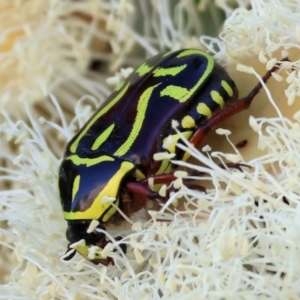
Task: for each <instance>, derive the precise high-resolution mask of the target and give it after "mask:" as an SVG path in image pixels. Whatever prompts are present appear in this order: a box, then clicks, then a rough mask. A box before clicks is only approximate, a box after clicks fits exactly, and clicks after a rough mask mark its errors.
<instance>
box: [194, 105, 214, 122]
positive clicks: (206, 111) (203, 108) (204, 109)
mask: <svg viewBox="0 0 300 300" xmlns="http://www.w3.org/2000/svg"><path fill="white" fill-rule="evenodd" d="M196 109H197V113H198V114H200V115H203V116H206V117H207V118H208V119H209V118H211V116H212V112H211V109H210V108H209V107H208V106H207V105H206V104H205V103H203V102H200V103H199V104H198V105H197V108H196Z"/></svg>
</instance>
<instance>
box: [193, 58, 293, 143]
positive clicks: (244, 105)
mask: <svg viewBox="0 0 300 300" xmlns="http://www.w3.org/2000/svg"><path fill="white" fill-rule="evenodd" d="M284 61H289V60H288V58H284V59H283V60H281V62H284ZM279 66H280V64H279V65H277V66H274V67H273V68H272V69H271V70H269V71H268V72H267V73H266V74H265V75H264V76H263V77H262V81H263V82H264V83H266V82H267V80H268V79H269V78H270V77H271V75H272V73H273V72H275V71H276V70H277V69H278V68H279ZM261 88H262V84H261V82H258V84H257V85H256V86H255V87H254V88H253V89H252V91H251V92H250V93H249V94H248V95H247V96H246V97H244V98H242V99H240V100H237V101H236V102H234V103H232V104H230V105H228V106H227V107H225V108H224V109H222V110H220V111H218V112H217V113H216V114H215V115H214V116H212V117H211V118H210V119H208V120H207V121H206V122H204V123H203V124H201V126H199V127H198V129H197V130H196V131H195V133H194V134H193V136H192V137H191V139H190V143H191V144H193V145H194V146H195V147H196V148H197V147H198V146H200V145H201V143H202V141H203V138H204V137H205V135H206V134H207V133H208V132H209V131H210V130H211V128H213V127H214V126H216V125H217V124H219V123H220V122H222V121H224V120H226V119H227V118H228V117H230V116H232V115H235V114H236V113H239V112H241V111H243V110H246V109H248V108H249V106H250V105H251V102H252V100H253V98H254V97H255V96H256V95H257V94H258V92H259V91H260V89H261Z"/></svg>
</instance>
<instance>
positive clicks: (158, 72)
mask: <svg viewBox="0 0 300 300" xmlns="http://www.w3.org/2000/svg"><path fill="white" fill-rule="evenodd" d="M186 67H187V65H186V64H185V65H181V66H177V67H172V68H160V67H159V68H157V69H155V70H154V71H153V76H154V77H163V76H176V75H178V74H179V73H180V72H182V71H183V70H184V69H185V68H186Z"/></svg>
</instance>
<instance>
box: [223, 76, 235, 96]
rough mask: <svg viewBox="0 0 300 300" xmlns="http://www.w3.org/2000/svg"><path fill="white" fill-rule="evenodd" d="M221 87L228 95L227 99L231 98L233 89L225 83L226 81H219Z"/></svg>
mask: <svg viewBox="0 0 300 300" xmlns="http://www.w3.org/2000/svg"><path fill="white" fill-rule="evenodd" d="M221 85H222V87H223V89H224V90H225V91H226V93H227V94H228V96H229V97H232V96H233V89H232V88H231V86H230V85H229V84H228V83H227V81H225V80H222V81H221Z"/></svg>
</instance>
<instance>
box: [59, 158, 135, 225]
mask: <svg viewBox="0 0 300 300" xmlns="http://www.w3.org/2000/svg"><path fill="white" fill-rule="evenodd" d="M134 168H135V166H134V164H133V163H131V162H129V161H124V162H122V163H121V165H120V168H119V170H118V171H117V172H116V173H115V174H114V175H113V176H112V177H111V179H110V180H109V181H108V183H107V184H106V185H105V186H104V188H103V189H102V190H101V192H100V193H99V194H98V195H97V197H96V198H95V199H94V201H93V202H92V205H91V206H90V207H88V208H87V209H86V210H85V211H75V212H72V211H70V212H68V211H65V212H64V218H65V219H66V220H98V219H100V218H102V222H106V221H107V220H109V218H110V217H111V216H112V215H113V214H114V213H115V212H116V209H115V208H114V207H113V206H112V205H111V202H109V201H103V200H102V199H103V198H108V197H109V198H115V199H116V203H115V204H116V205H118V201H119V199H117V197H118V192H119V188H120V183H121V182H122V179H123V178H124V177H125V175H126V174H127V173H128V172H129V171H131V170H132V169H134ZM105 212H106V213H105ZM104 213H105V215H104Z"/></svg>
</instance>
